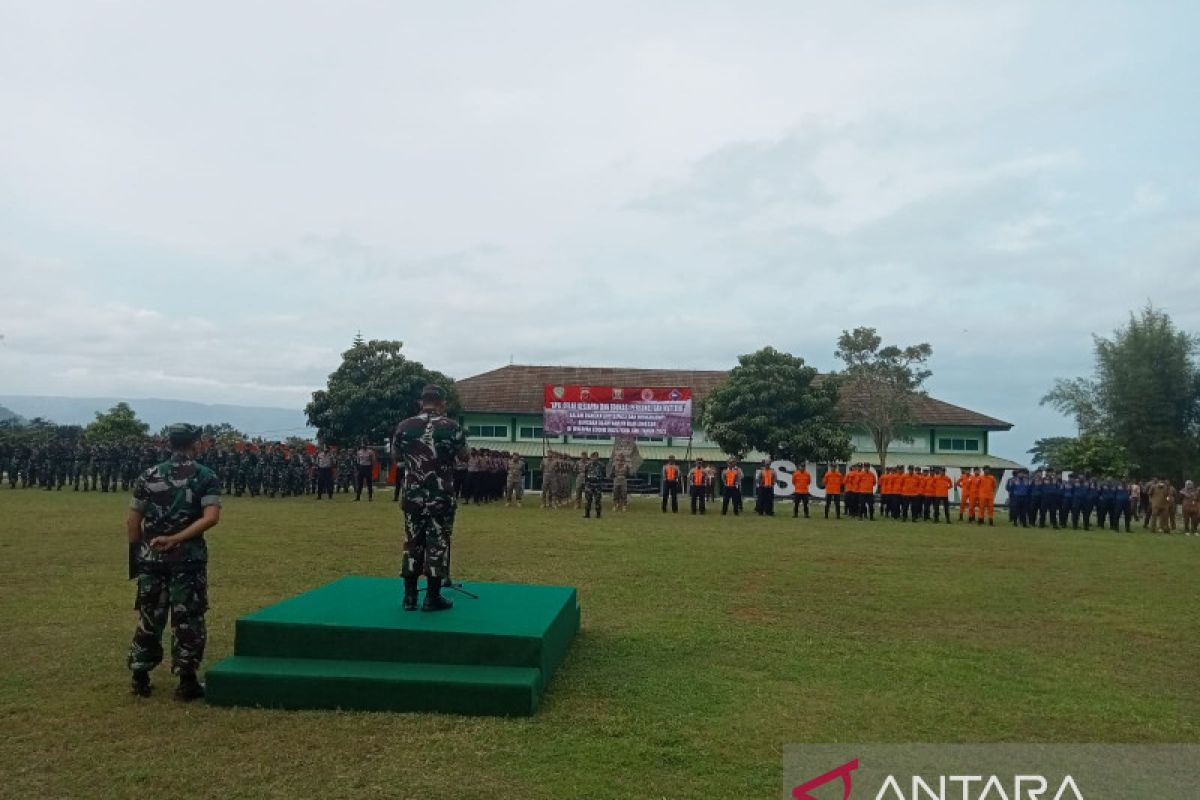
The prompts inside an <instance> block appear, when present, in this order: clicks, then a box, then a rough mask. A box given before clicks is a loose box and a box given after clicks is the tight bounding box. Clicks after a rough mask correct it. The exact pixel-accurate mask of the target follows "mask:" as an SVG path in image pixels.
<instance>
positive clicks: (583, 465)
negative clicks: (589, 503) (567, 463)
mask: <svg viewBox="0 0 1200 800" xmlns="http://www.w3.org/2000/svg"><path fill="white" fill-rule="evenodd" d="M587 468H588V459H587V458H586V457H584V458H581V459H579V461H578V462H577V463H576V464H575V507H576V508H583V491H584V487H585V486H586V485H587Z"/></svg>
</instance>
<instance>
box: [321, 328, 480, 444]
mask: <svg viewBox="0 0 1200 800" xmlns="http://www.w3.org/2000/svg"><path fill="white" fill-rule="evenodd" d="M402 347H403V344H402V343H401V342H398V341H393V340H387V339H372V340H371V341H364V340H363V338H362V337H361V336H356V337H355V339H354V343H353V344H352V345H351V347H350V349H349V350H347V351H346V352H344V353H342V364H341V366H339V367H338V368H337V370H335V371H334V372H333V373H332V374H330V376H329V382H328V384H327V385H326V387H325V388H324V389H320V390H318V391H316V392H313V396H312V402H310V403H309V404H308V405H307V406H305V408H304V413H305V414H307V415H308V424H309V425H311V426H313V427H314V428H316V429H317V438H318V439H319V440H321V441H323V442H327V443H329V444H336V445H341V446H343V447H346V446H350V445H354V444H357V443H358V442H359V440H361V439H366V440H367V441H368V442H370V443H371V444H382V443H383V442H386V441H387V440H388V439H389V438H390V437H391V435H392V431H393V430H395V428H396V425H397V423H399V422H400V420H402V419H404V418H405V417H408V416H411V415H412V414H413V413H415V412H416V410H417V408H418V404H419V403H418V401H419V398H420V395H421V389H423V388H424V387H425V386H426V385H427V384H430V383H433V384H437V385H438V386H441V387H442V388H443V389H445V390H446V393H447V395H448V405H449V409H450V413H451V414H457V413H458V412H459V410H460V406H459V401H458V394H457V392H456V391H455V389H454V381H453V380H451V379H450V378H449V377H447V376H445V375H443V374H442V373H440V372H436V371H434V370H430V369H426V368H425V366H424V365H422V364H421V363H420V362H419V361H410V360H409V359H407V358H405V357H404V355H403V354H402V353H401V352H400V350H401V348H402Z"/></svg>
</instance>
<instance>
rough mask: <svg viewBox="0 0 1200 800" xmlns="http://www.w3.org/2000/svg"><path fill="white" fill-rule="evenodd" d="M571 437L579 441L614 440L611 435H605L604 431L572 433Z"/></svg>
mask: <svg viewBox="0 0 1200 800" xmlns="http://www.w3.org/2000/svg"><path fill="white" fill-rule="evenodd" d="M571 438H572V439H574V440H575V441H577V442H611V441H612V437H611V436H605V435H604V434H602V433H585V434H582V435H578V436H576V435H574V434H572V436H571Z"/></svg>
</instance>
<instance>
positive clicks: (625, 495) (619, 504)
mask: <svg viewBox="0 0 1200 800" xmlns="http://www.w3.org/2000/svg"><path fill="white" fill-rule="evenodd" d="M612 501H613V506H614V507H615V508H627V507H628V506H629V483H628V482H627V481H624V480H615V481H613V498H612Z"/></svg>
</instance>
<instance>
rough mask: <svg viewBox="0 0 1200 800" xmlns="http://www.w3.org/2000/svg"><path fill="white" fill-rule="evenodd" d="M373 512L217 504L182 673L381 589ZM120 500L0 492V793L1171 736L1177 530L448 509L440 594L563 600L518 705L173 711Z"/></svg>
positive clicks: (81, 793)
mask: <svg viewBox="0 0 1200 800" xmlns="http://www.w3.org/2000/svg"><path fill="white" fill-rule="evenodd" d="M387 499H390V495H389V496H388V497H387V498H385V500H384V501H382V502H381V500H380V498H379V497H377V498H376V501H375V502H374V503H371V504H368V503H366V502H365V501H364V502H362V503H352V502H348V501H347V499H346V498H345V496H341V497H339V498H338V500H337V501H336V502H334V503H328V502H325V501H322V502H321V503H316V502H314V501H313V500H312V499H311V498H305V499H289V500H274V501H272V500H266V499H233V498H231V499H227V501H226V508H225V520H224V522H222V524H221V525H220V527H218V528H217V529H216V530H215V531H214V532H213V534H212V535H211V537H210V553H211V558H212V562H211V565H210V580H211V599H212V604H213V608H212V611H211V612H210V614H209V630H210V643H209V651H208V656H207V663H208V664H212V663H215V662H216V661H217V660H219V659H221V658H223V657H225V656H226V655H228V654H229V652H230V650H231V648H232V645H233V641H232V631H233V621H234V619H235V618H236V617H237V616H238V615H241V614H244V613H246V612H249V611H252V610H254V609H257V608H260V607H262V606H264V605H268V604H270V603H273V602H275V601H277V600H279V599H281V598H284V597H287V596H289V595H292V594H295V593H297V592H299V591H302V590H305V589H308V588H311V587H313V586H316V585H319V584H321V583H324V582H326V581H329V580H332V579H334V578H337V577H339V576H341V575H345V574H351V573H352V574H368V575H388V574H394V573H395V571H396V568H397V564H398V553H399V548H400V533H399V531H400V514H399V512H398V510H397V509H396V507H395V505H393V504H392V503H390V502H387ZM124 503H125V500H124V498H123V497H121V496H114V495H102V494H101V495H97V494H79V495H77V494H72V493H62V494H55V495H47V494H45V493H43V492H40V491H33V490H29V491H20V490H17V491H9V490H7V489H3V490H0V654H2V655H0V658H2V659H3V662H2V667H0V724H2V729H0V774H2V775H3V776H4V777H3V778H2V779H0V795H3V796H6V797H26V796H38V797H156V796H158V797H172V798H182V797H214V798H231V797H245V798H261V797H278V798H307V797H355V798H364V797H412V798H466V799H467V800H473V799H474V798H485V797H487V798H492V797H518V798H677V797H679V798H682V797H719V798H752V797H776V796H778V794H779V789H780V768H781V762H780V758H781V749H782V746H783V745H784V744H785V743H792V742H856V741H861V742H912V741H928V742H992V741H1053V742H1200V636H1198V635H1200V539H1196V538H1186V537H1183V536H1172V537H1167V536H1154V535H1149V534H1144V533H1137V534H1135V535H1124V534H1121V535H1118V534H1112V533H1087V534H1085V533H1053V532H1048V531H1024V530H1022V531H1017V530H1014V529H1012V528H1010V527H1008V526H1007V525H1004V526H1002V527H1001V526H997V527H996V528H992V529H988V528H977V527H967V526H965V525H949V526H947V525H942V526H939V527H934V526H932V525H923V524H918V525H911V524H910V525H904V524H900V523H891V522H888V523H882V522H880V523H874V524H871V523H861V522H850V521H842V522H833V521H830V522H826V521H825V520H824V519H821V520H818V519H812V520H803V519H802V520H799V521H797V520H793V519H792V518H791V516H790V514H787V515H780V516H776V517H774V518H758V517H755V516H754V515H753V514H750V515H746V516H743V517H741V518H738V519H734V518H733V517H725V518H722V517H720V516H719V515H713V514H710V515H709V516H707V517H692V516H690V515H686V514H681V515H679V516H663V515H662V514H661V513H659V511H658V510H657V507H656V506H654V505H653V504H652V501H650V500H642V501H641V505H640V506H636V507H635V508H634V510H633V511H631V512H630V513H628V514H626V515H615V514H609V515H606V516H605V518H604V519H603V520H602V521H600V522H597V521H595V520H584V519H581V518H580V516H579V515H578V514H577V513H576V512H574V511H555V512H546V511H543V510H541V509H540V508H537V507H526V508H524V509H506V508H503V507H495V506H493V507H484V508H477V507H467V508H463V509H461V510H460V515H459V524H458V528H457V532H456V549H455V564H456V567H457V571H458V573H459V575H458V577H460V578H469V579H478V580H506V581H531V582H542V583H557V584H570V585H573V586H576V587H578V589H579V594H580V600H581V603H582V606H583V628H582V630H581V632H580V635H579V637H578V639H577V640H576V642H575V645H574V648H573V650H572V652H571V654H570V655H569V656H568V659H567V661H566V663H565V664H564V666H563V668H562V670H561V671H560V672H559V674H558V675H557V676H556V678H555V680H554V682H553V684H552V685H551V687H550V691H549V692H548V694H547V696H546V698H545V701H544V704H543V706H542V709H541V711H540V712H539V713H538V714H537V716H535V717H532V718H528V719H498V718H487V719H476V718H459V717H444V716H433V715H394V714H366V713H329V712H276V711H262V710H250V709H232V710H231V709H216V708H209V707H206V706H204V705H191V706H184V705H180V704H178V703H175V702H174V701H173V700H172V699H171V697H170V694H171V692H170V689H171V688H172V686H173V682H172V681H171V679H170V676H169V675H167V674H166V670H165V669H160V670H158V671H157V672H156V683H157V688H158V692H157V693H156V695H155V696H154V697H153V698H151V699H150V700H136V699H135V698H132V697H130V696H129V695H128V694H127V693H126V691H127V690H126V684H127V673H126V672H125V667H124V658H125V649H126V647H127V645H128V640H129V637H130V634H131V632H132V629H133V622H134V616H133V612H132V610H131V604H132V598H133V587H132V585H131V584H129V583H127V582H126V581H125V580H124V578H125V575H124V572H125V547H124V544H123V537H124V532H123V517H124V510H123V508H124ZM530 505H531V506H533V505H534V504H530ZM782 508H783V507H782V506H781V507H780V509H781V510H782ZM398 601H399V598H397V602H398ZM460 602H470V601H467V600H463V601H460ZM451 613H452V612H451Z"/></svg>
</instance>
